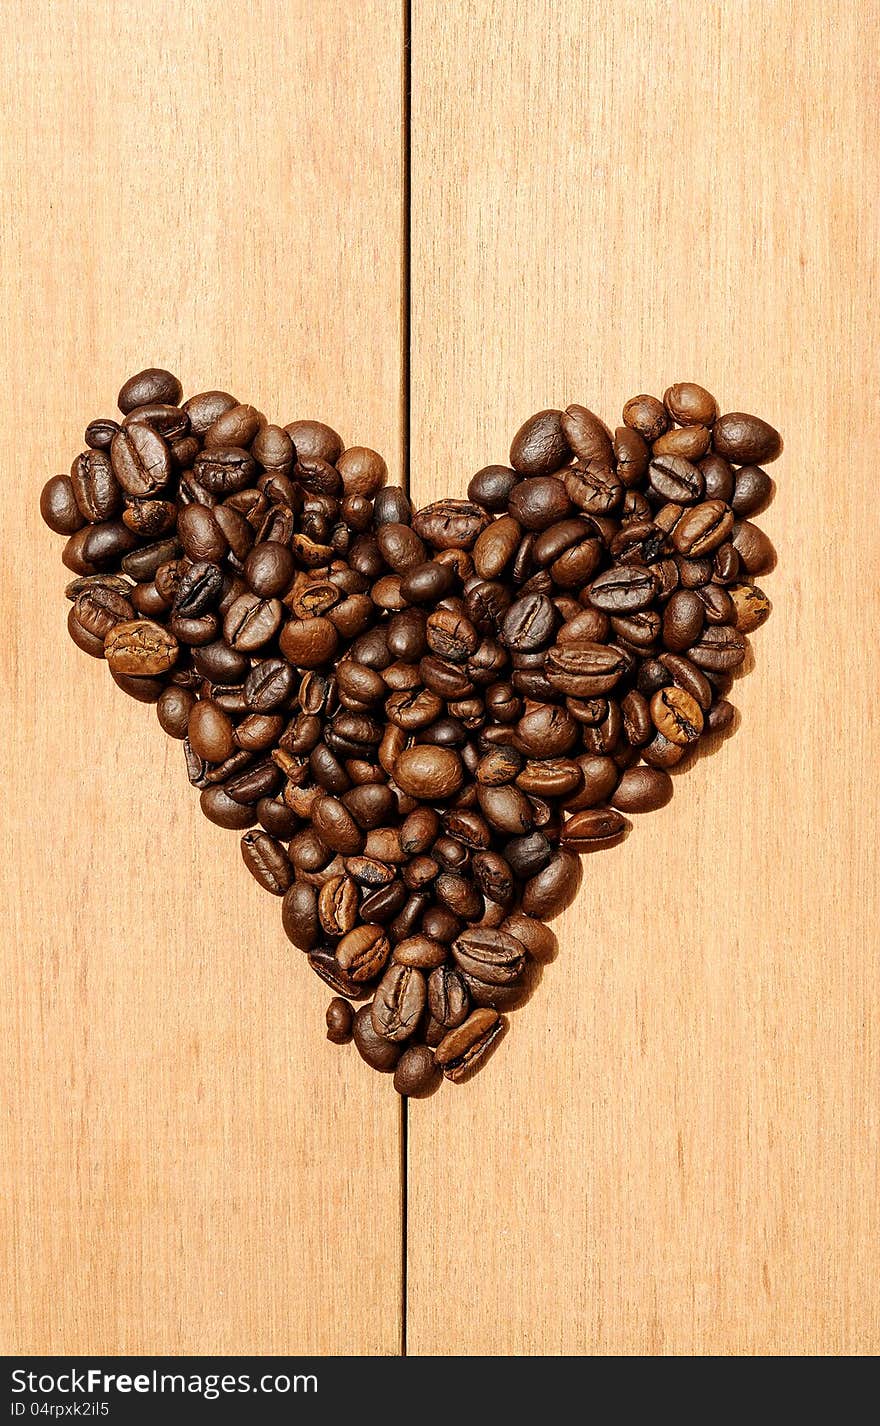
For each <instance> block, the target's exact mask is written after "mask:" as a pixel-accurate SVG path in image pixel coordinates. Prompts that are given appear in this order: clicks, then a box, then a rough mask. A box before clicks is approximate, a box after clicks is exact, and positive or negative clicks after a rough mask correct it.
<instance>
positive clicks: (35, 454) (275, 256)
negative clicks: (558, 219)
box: [0, 0, 403, 1353]
mask: <svg viewBox="0 0 880 1426" xmlns="http://www.w3.org/2000/svg"><path fill="white" fill-rule="evenodd" d="M3 18H4V22H5V25H6V29H7V32H8V34H9V35H10V36H14V43H13V42H12V41H10V43H8V44H6V45H4V47H3V52H2V87H3V92H4V93H5V95H6V146H5V150H4V155H3V160H2V163H3V167H2V171H0V203H2V216H0V225H2V230H0V247H2V252H3V267H4V272H3V289H4V320H3V324H2V334H0V341H2V344H3V367H4V370H5V372H6V378H5V379H6V387H5V390H4V400H3V405H2V412H0V426H2V438H0V445H2V449H3V451H4V452H5V467H6V469H5V474H4V483H5V486H6V496H7V498H6V500H5V501H4V502H3V506H2V518H3V520H4V524H5V529H4V532H3V540H2V559H3V579H2V598H3V604H4V606H5V610H4V615H3V627H4V628H5V629H6V630H7V631H8V632H7V634H6V636H5V638H4V641H3V660H4V679H5V682H6V686H7V689H11V692H12V694H13V707H12V708H8V711H7V724H6V727H7V744H6V758H5V759H4V761H5V762H6V763H7V771H6V775H5V778H6V780H5V796H4V811H5V814H6V817H7V819H8V821H9V827H8V830H7V832H6V834H5V843H6V853H5V855H4V858H3V870H2V873H0V878H2V882H3V888H2V889H3V899H4V901H7V900H8V902H9V910H8V911H7V913H6V922H5V924H6V928H7V936H6V938H5V940H6V944H5V946H4V953H5V958H8V969H7V970H6V971H5V973H4V980H5V984H6V985H7V987H8V988H10V989H11V996H10V1017H9V1020H8V1022H7V1025H6V1033H5V1034H4V1036H3V1054H2V1059H3V1071H2V1093H3V1099H4V1105H5V1113H4V1147H3V1150H2V1152H0V1184H2V1194H0V1202H2V1209H0V1212H2V1226H0V1243H2V1245H3V1246H2V1253H3V1260H2V1267H0V1280H2V1282H3V1284H4V1289H3V1292H2V1294H0V1302H2V1306H0V1312H2V1327H0V1336H2V1341H3V1347H4V1349H5V1350H6V1351H9V1352H39V1351H42V1352H79V1353H91V1352H96V1351H103V1352H110V1353H113V1352H159V1353H161V1352H172V1353H198V1352H259V1353H279V1352H290V1351H304V1352H352V1351H354V1352H364V1353H385V1352H394V1351H396V1350H397V1348H398V1343H399V1333H400V1165H399V1110H398V1105H397V1102H396V1100H395V1096H394V1095H393V1094H392V1093H391V1089H390V1085H389V1084H388V1083H387V1082H384V1081H383V1082H382V1083H381V1084H380V1083H378V1082H377V1081H376V1080H375V1079H374V1078H373V1076H371V1075H370V1074H369V1073H368V1072H366V1071H365V1069H364V1067H363V1066H362V1065H361V1064H360V1062H359V1061H358V1059H357V1056H356V1054H355V1052H354V1050H353V1049H351V1050H349V1051H337V1050H334V1049H333V1047H331V1046H329V1045H327V1044H326V1042H325V1041H324V1039H323V1010H324V1006H325V1004H326V1002H327V999H328V998H329V992H327V991H326V990H325V989H324V988H323V987H320V986H319V983H318V982H317V981H315V979H314V977H313V976H312V975H311V974H310V973H309V972H308V971H307V970H306V968H305V967H304V966H303V965H301V964H299V963H298V954H299V953H298V952H295V951H293V950H292V948H291V947H289V946H288V944H287V942H286V940H285V937H284V935H283V933H282V930H281V926H280V919H279V905H278V903H277V902H272V901H271V900H270V898H268V897H266V896H264V895H263V894H261V893H260V892H259V891H258V890H257V889H256V887H254V886H253V884H252V883H251V882H250V879H249V877H248V876H247V874H246V873H245V871H244V869H243V867H242V865H241V859H240V855H239V850H238V846H237V844H236V843H237V839H236V838H235V836H233V835H232V834H229V833H224V832H221V831H220V830H219V829H217V828H215V827H212V826H210V825H209V824H208V823H206V822H205V821H204V819H202V817H201V815H200V813H199V811H198V807H197V799H196V798H195V796H194V794H192V792H191V791H190V789H189V788H188V786H187V785H186V782H185V778H184V770H183V766H182V761H181V752H180V748H179V747H177V746H175V745H173V744H171V743H170V742H169V741H168V740H167V739H166V738H165V736H164V734H162V733H161V732H160V730H159V727H158V725H157V723H156V720H155V714H154V712H153V710H151V709H149V708H144V707H142V706H139V705H136V704H133V703H131V702H130V701H129V700H127V699H126V698H125V697H124V696H123V695H122V694H120V693H119V691H118V690H117V689H115V688H114V686H113V684H112V683H111V681H110V679H109V677H108V675H107V671H106V669H104V668H102V667H100V666H99V665H98V664H96V663H93V662H92V661H90V660H89V659H88V658H86V657H84V656H83V655H82V654H81V653H80V652H79V651H78V650H77V649H75V648H74V647H73V645H72V644H70V643H69V642H68V639H67V635H66V631H65V627H64V622H65V617H66V607H67V606H66V604H65V601H64V599H63V597H62V589H63V587H64V584H65V582H66V577H69V576H66V572H65V571H64V570H63V568H62V566H61V563H60V542H59V540H58V539H57V537H54V536H52V535H50V534H49V532H48V531H47V530H46V529H45V528H44V527H43V526H42V524H41V523H40V520H39V516H38V512H37V497H38V493H39V489H40V486H41V484H42V482H43V480H44V479H45V478H46V477H47V476H48V475H49V474H52V473H54V472H55V471H56V470H59V469H65V467H66V465H67V463H68V462H69V461H70V459H71V457H72V456H73V455H74V454H75V453H76V451H78V450H79V449H80V441H81V439H82V429H83V426H84V424H85V422H86V420H87V419H88V418H89V417H91V416H92V415H95V414H98V413H100V412H102V411H103V412H105V413H107V412H111V411H112V409H113V405H114V400H115V394H116V391H117V389H118V387H119V384H120V380H121V377H122V376H124V375H125V374H127V373H129V372H131V371H134V370H138V369H139V368H140V367H142V366H144V365H147V364H149V363H159V364H161V365H168V366H170V367H171V368H172V369H173V370H175V371H177V372H178V373H179V374H180V376H181V379H182V380H183V382H184V384H185V387H186V389H187V390H188V391H189V392H192V391H195V390H199V389H204V388H205V387H206V386H214V385H217V386H221V387H225V388H227V389H228V388H231V389H232V390H234V391H235V392H236V393H239V394H240V395H241V397H242V399H245V400H250V401H253V402H254V403H255V404H257V405H259V406H260V407H261V408H262V409H264V410H266V411H267V412H268V413H271V415H272V416H273V417H275V418H278V417H280V418H281V419H282V420H285V421H286V420H293V419H294V418H296V417H298V416H304V415H315V416H318V417H321V418H323V419H325V420H327V421H329V422H331V423H333V424H334V425H335V426H337V427H338V428H339V429H340V430H341V431H342V433H343V434H344V435H345V436H346V438H347V439H348V440H349V441H350V442H351V443H355V442H362V443H364V444H368V445H372V446H376V447H378V448H379V449H380V450H382V451H383V452H384V453H385V454H386V455H387V457H388V459H389V462H390V464H391V466H392V470H394V471H399V469H400V459H401V450H402V429H401V419H400V417H401V385H400V372H401V272H402V269H401V241H400V234H401V230H402V224H401V216H402V208H401V204H402V182H401V179H402V129H401V112H402V111H401V104H402V85H401V62H402V61H401V56H402V50H403V41H402V14H401V7H400V4H399V3H398V0H364V3H362V4H360V5H358V6H357V7H351V8H348V7H345V6H339V5H329V4H326V5H325V4H321V5H318V6H315V5H313V4H311V3H307V0H292V3H291V0H285V3H281V0H255V3H252V4H250V5H248V6H246V7H241V6H235V5H232V4H227V3H218V4H210V5H205V4H201V3H196V0H177V3H175V4H171V3H166V0H161V3H156V4H153V5H151V6H148V7H147V8H146V9H145V8H144V7H143V6H142V5H138V4H135V3H134V0H114V3H98V4H95V3H89V0H82V3H79V0H77V2H76V3H73V0H65V3H61V4H57V3H47V0H28V3H23V0H7V2H6V4H5V6H4V12H3ZM365 56H368V57H369V58H368V62H365ZM379 1222H381V1224H382V1231H381V1232H377V1231H376V1225H377V1223H379Z"/></svg>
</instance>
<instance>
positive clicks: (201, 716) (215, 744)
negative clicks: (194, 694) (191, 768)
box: [188, 698, 235, 763]
mask: <svg viewBox="0 0 880 1426" xmlns="http://www.w3.org/2000/svg"><path fill="white" fill-rule="evenodd" d="M234 732H235V728H234V726H233V722H232V719H231V718H230V717H228V715H227V714H226V713H224V712H223V710H222V709H221V708H218V707H217V705H216V703H212V702H211V701H210V699H207V698H202V699H200V700H199V702H198V703H196V704H194V705H193V707H192V709H191V711H190V715H189V725H188V736H189V741H190V746H191V747H192V749H193V751H194V752H195V753H196V754H197V755H198V756H199V757H200V758H204V759H205V761H206V762H209V763H222V762H224V761H225V760H226V758H229V757H231V756H232V754H233V752H234V751H235V739H234Z"/></svg>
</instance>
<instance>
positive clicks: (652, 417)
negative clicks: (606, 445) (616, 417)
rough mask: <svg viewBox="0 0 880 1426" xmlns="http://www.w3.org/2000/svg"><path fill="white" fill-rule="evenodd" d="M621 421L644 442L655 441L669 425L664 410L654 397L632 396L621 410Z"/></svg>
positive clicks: (661, 403) (660, 402)
mask: <svg viewBox="0 0 880 1426" xmlns="http://www.w3.org/2000/svg"><path fill="white" fill-rule="evenodd" d="M623 419H624V422H625V424H626V425H627V426H630V427H632V429H633V430H634V431H638V433H639V435H640V436H643V437H644V439H645V440H646V441H656V440H657V437H658V436H662V435H663V432H664V431H665V430H666V428H667V426H668V425H669V417H668V415H667V414H666V408H665V406H664V405H663V402H662V401H658V400H657V398H656V396H634V397H633V398H632V400H630V401H627V403H626V405H625V406H624V408H623Z"/></svg>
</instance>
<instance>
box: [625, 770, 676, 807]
mask: <svg viewBox="0 0 880 1426" xmlns="http://www.w3.org/2000/svg"><path fill="white" fill-rule="evenodd" d="M672 792H673V785H672V778H671V777H670V776H669V774H668V773H667V772H663V770H662V769H661V768H653V767H642V766H636V767H630V768H627V769H626V771H625V772H624V773H623V774H622V775H621V778H620V781H619V783H618V784H617V787H616V789H615V791H614V795H613V797H612V799H611V802H612V805H613V806H614V807H616V808H617V810H618V812H656V811H657V810H658V808H660V807H665V806H666V804H667V802H669V801H671V799H672Z"/></svg>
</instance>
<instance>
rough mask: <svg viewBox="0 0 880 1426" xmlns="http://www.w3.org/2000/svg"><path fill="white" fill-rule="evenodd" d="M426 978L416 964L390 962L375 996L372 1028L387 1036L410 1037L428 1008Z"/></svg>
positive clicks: (395, 1039)
mask: <svg viewBox="0 0 880 1426" xmlns="http://www.w3.org/2000/svg"><path fill="white" fill-rule="evenodd" d="M426 998H427V991H426V986H425V978H424V976H423V975H422V972H421V971H420V970H418V969H417V968H416V967H415V966H409V965H391V966H389V967H388V969H387V970H386V972H385V974H384V975H383V977H382V979H381V981H380V982H379V985H378V988H377V990H376V994H375V996H374V997H373V1003H372V1006H371V1015H372V1018H373V1029H374V1030H375V1031H376V1034H377V1035H382V1036H383V1037H384V1039H386V1040H394V1041H399V1040H408V1039H409V1038H410V1036H411V1035H413V1034H414V1033H415V1030H416V1028H417V1026H418V1023H419V1021H420V1019H421V1018H422V1012H423V1010H424V1008H425V1001H426Z"/></svg>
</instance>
